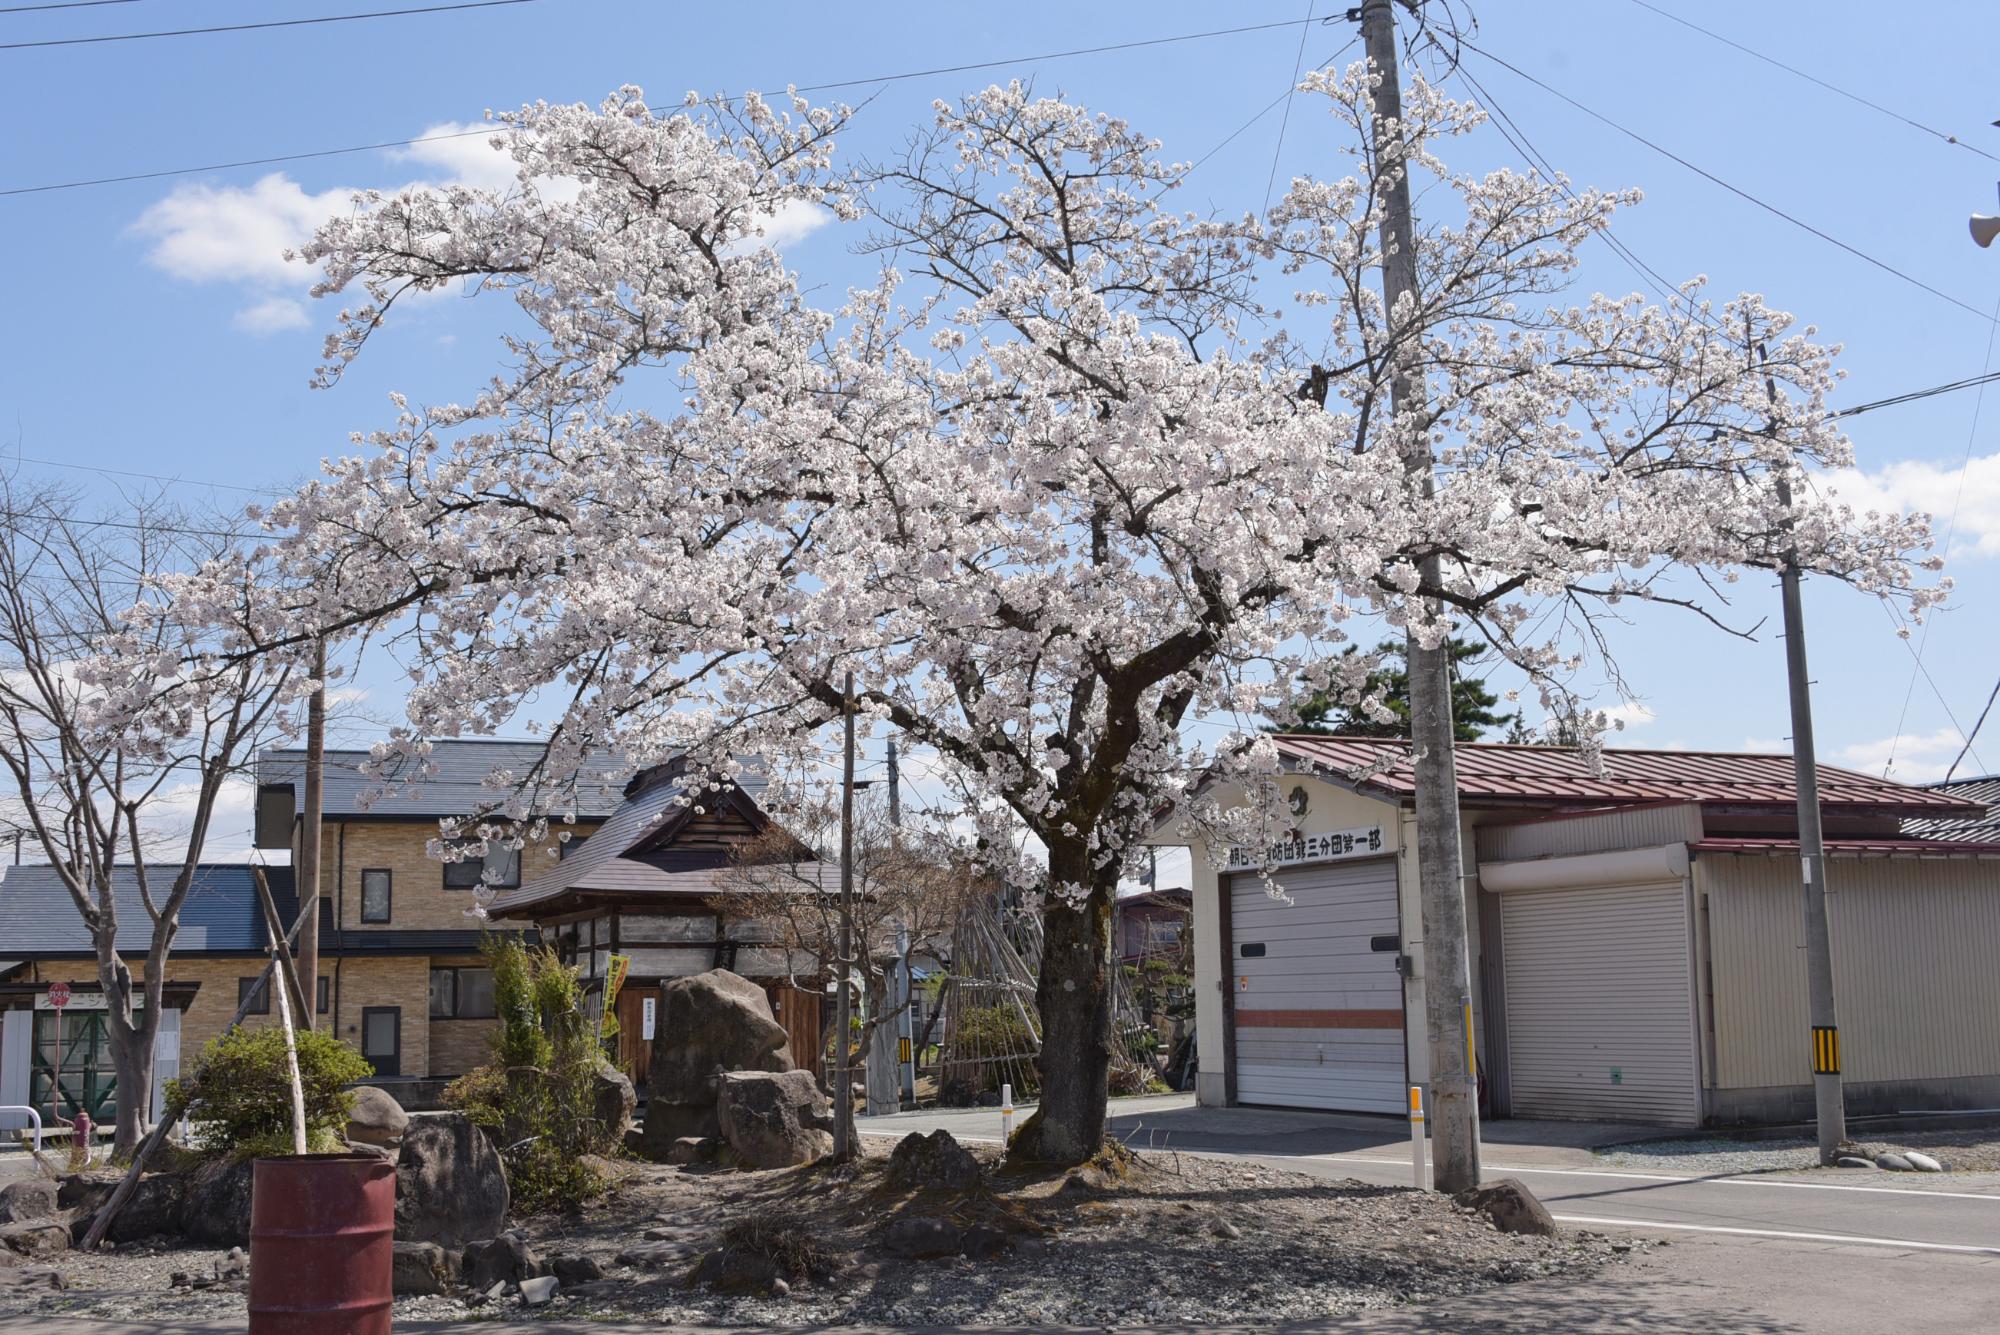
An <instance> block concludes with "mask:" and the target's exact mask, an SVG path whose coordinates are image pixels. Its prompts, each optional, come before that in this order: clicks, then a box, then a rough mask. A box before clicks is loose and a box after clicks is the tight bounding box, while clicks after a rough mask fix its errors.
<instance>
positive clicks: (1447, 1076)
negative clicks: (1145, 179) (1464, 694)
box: [1361, 0, 1479, 1194]
mask: <svg viewBox="0 0 2000 1335" xmlns="http://www.w3.org/2000/svg"><path fill="white" fill-rule="evenodd" d="M1361 36H1362V40H1363V41H1364V42H1365V43H1366V44H1367V49H1368V62H1369V65H1370V67H1371V68H1372V69H1373V70H1374V72H1375V73H1376V75H1377V76H1379V77H1378V81H1377V83H1376V85H1375V94H1374V106H1373V112H1374V115H1373V118H1372V119H1373V122H1374V124H1373V127H1372V128H1373V134H1374V140H1375V144H1374V154H1375V166H1376V172H1377V174H1378V176H1379V177H1381V178H1383V179H1385V180H1386V185H1385V186H1384V190H1385V195H1386V198H1385V200H1384V206H1385V208H1384V213H1383V216H1382V297H1383V300H1384V302H1385V303H1386V305H1387V307H1388V320H1389V331H1390V332H1389V345H1390V347H1389V355H1390V356H1392V357H1395V358H1397V359H1399V360H1400V359H1401V358H1403V356H1404V355H1405V352H1404V348H1405V345H1406V344H1409V343H1412V342H1414V337H1415V335H1416V334H1417V333H1418V332H1420V331H1418V330H1416V329H1401V328H1398V327H1397V325H1396V321H1397V320H1399V319H1401V320H1409V319H1411V318H1412V312H1411V311H1409V310H1406V309H1405V308H1404V303H1405V302H1406V301H1410V300H1414V299H1415V294H1416V288H1417V253H1416V245H1415V236H1416V224H1415V221H1414V219H1413V217H1412V214H1411V209H1410V177H1409V172H1408V169H1407V167H1406V165H1405V145H1404V142H1403V138H1402V123H1403V90H1402V83H1401V78H1400V66H1399V64H1398V61H1397V57H1396V16H1395V14H1394V12H1393V11H1392V10H1391V8H1390V0H1366V3H1365V4H1363V5H1362V7H1361ZM1392 126H1393V127H1394V128H1395V133H1394V135H1393V136H1392V135H1391V134H1390V127H1392ZM1389 398H1390V406H1391V407H1392V408H1393V409H1394V411H1395V413H1396V415H1397V416H1398V417H1399V418H1400V417H1407V416H1412V415H1417V416H1420V415H1422V414H1423V412H1424V410H1425V404H1424V385H1423V380H1422V377H1421V376H1415V377H1413V376H1410V375H1407V374H1404V373H1401V372H1398V373H1397V374H1396V375H1395V376H1394V377H1393V378H1392V379H1391V381H1390V386H1389ZM1404 464H1405V466H1406V468H1407V470H1408V472H1409V475H1410V484H1411V486H1413V487H1414V488H1416V489H1417V490H1418V491H1419V492H1420V493H1421V494H1422V495H1423V496H1426V497H1429V496H1431V495H1433V494H1434V493H1435V492H1436V489H1437V479H1436V475H1435V472H1434V466H1433V463H1432V459H1431V452H1430V444H1429V434H1428V432H1421V431H1420V432H1416V433H1413V439H1412V441H1411V443H1410V445H1409V446H1408V447H1407V452H1406V453H1405V455H1404ZM1418 570H1419V571H1420V573H1421V575H1422V577H1423V579H1424V582H1425V583H1426V584H1430V585H1433V586H1435V585H1436V584H1438V583H1440V582H1441V578H1440V576H1441V573H1442V564H1441V562H1440V560H1439V558H1438V557H1436V556H1434V555H1433V556H1426V557H1424V558H1423V559H1422V561H1421V562H1420V563H1419V565H1418ZM1421 613H1422V616H1423V618H1424V620H1425V621H1426V622H1427V623H1429V624H1430V625H1432V626H1439V625H1440V623H1441V622H1442V621H1443V616H1444V613H1443V609H1442V608H1441V607H1440V606H1439V605H1438V603H1437V602H1436V601H1435V600H1429V599H1427V600H1425V601H1424V603H1423V606H1422V608H1421ZM1444 629H1446V630H1448V629H1449V627H1448V626H1445V627H1444ZM1406 654H1407V662H1408V666H1409V671H1410V743H1411V748H1412V750H1413V751H1414V752H1415V773H1416V789H1417V792H1416V807H1417V874H1418V879H1419V884H1420V890H1421V898H1422V903H1423V938H1424V939H1423V947H1424V971H1423V978H1422V985H1423V989H1424V1022H1425V1023H1424V1027H1425V1030H1426V1033H1427V1036H1428V1038H1429V1043H1430V1068H1431V1070H1430V1089H1431V1117H1430V1126H1431V1160H1432V1173H1431V1182H1432V1185H1434V1186H1435V1187H1436V1188H1437V1189H1438V1190H1439V1191H1442V1192H1445V1193H1447V1194H1451V1193H1455V1192H1459V1191H1463V1190H1464V1189H1465V1188H1467V1187H1475V1186H1478V1185H1479V1077H1478V1074H1477V1064H1476V1061H1475V1059H1474V1056H1473V1051H1472V967H1471V960H1470V956H1469V952H1468V951H1467V948H1466V930H1465V867H1464V850H1463V848H1462V846H1461V844H1460V837H1459V815H1458V764H1457V757H1456V751H1455V741H1456V739H1455V736H1454V733H1453V728H1452V717H1451V648H1450V643H1449V639H1448V638H1447V639H1445V640H1441V641H1440V642H1439V644H1438V646H1437V647H1436V648H1434V649H1427V648H1425V647H1424V646H1423V644H1422V643H1421V642H1420V641H1419V639H1418V636H1417V634H1416V631H1415V629H1414V628H1413V629H1412V630H1411V633H1410V635H1409V639H1408V647H1407V650H1406Z"/></svg>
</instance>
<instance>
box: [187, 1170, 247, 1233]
mask: <svg viewBox="0 0 2000 1335" xmlns="http://www.w3.org/2000/svg"><path fill="white" fill-rule="evenodd" d="M252 1171H253V1170H252V1168H251V1161H250V1160H249V1159H211V1160H209V1161H208V1162H207V1163H205V1164H203V1165H201V1166H200V1167H199V1168H197V1169H195V1170H194V1172H192V1173H190V1174H188V1179H187V1198H186V1205H185V1207H184V1208H183V1209H182V1210H181V1232H182V1233H184V1234H185V1235H186V1236H187V1237H188V1239H189V1240H190V1241H192V1242H203V1243H207V1244H208V1245H209V1246H211V1247H247V1246H249V1245H250V1191H251V1183H252V1180H253V1179H252Z"/></svg>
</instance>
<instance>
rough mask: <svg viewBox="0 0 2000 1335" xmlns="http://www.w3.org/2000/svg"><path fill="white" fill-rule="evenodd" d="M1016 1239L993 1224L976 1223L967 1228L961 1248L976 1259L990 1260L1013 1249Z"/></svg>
mask: <svg viewBox="0 0 2000 1335" xmlns="http://www.w3.org/2000/svg"><path fill="white" fill-rule="evenodd" d="M1013 1247H1014V1239H1013V1238H1011V1237H1009V1236H1008V1235H1007V1234H1006V1233H1003V1232H1002V1231H1001V1230H999V1229H997V1228H995V1227H993V1226H992V1225H991V1224H974V1225H973V1226H972V1227H971V1228H968V1229H966V1230H965V1239H964V1241H963V1242H962V1243H961V1244H960V1250H961V1251H963V1252H964V1253H965V1254H966V1255H967V1256H969V1257H971V1258H972V1259H973V1260H975V1261H990V1260H992V1259H993V1258H994V1257H996V1256H1002V1255H1005V1254H1006V1253H1007V1252H1009V1251H1011V1250H1013Z"/></svg>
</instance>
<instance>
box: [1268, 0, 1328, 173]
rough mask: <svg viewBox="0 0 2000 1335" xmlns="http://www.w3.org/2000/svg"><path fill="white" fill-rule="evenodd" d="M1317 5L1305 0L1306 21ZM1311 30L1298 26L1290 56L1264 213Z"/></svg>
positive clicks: (1272, 154)
mask: <svg viewBox="0 0 2000 1335" xmlns="http://www.w3.org/2000/svg"><path fill="white" fill-rule="evenodd" d="M1318 7H1319V0H1306V19H1305V21H1306V23H1308V24H1310V23H1311V22H1312V19H1313V10H1315V9H1317V8H1318ZM1311 32H1312V29H1311V28H1309V27H1304V26H1301V27H1300V28H1299V49H1298V52H1297V54H1295V55H1294V56H1293V57H1292V82H1291V83H1290V85H1289V86H1287V87H1286V89H1285V97H1284V102H1285V114H1284V116H1283V117H1282V118H1281V119H1280V120H1279V121H1278V142H1277V143H1275V144H1273V145H1271V171H1270V174H1269V175H1267V176H1266V177H1265V178H1264V208H1263V210H1262V211H1263V212H1265V213H1269V212H1270V211H1271V191H1272V190H1273V189H1274V188H1275V187H1276V186H1277V184H1278V159H1279V158H1280V157H1281V156H1283V154H1284V151H1285V131H1286V130H1289V129H1290V128H1291V125H1292V97H1293V95H1294V94H1295V93H1297V92H1298V88H1299V71H1300V70H1302V69H1304V68H1305V60H1306V38H1307V37H1308V36H1309V35H1311Z"/></svg>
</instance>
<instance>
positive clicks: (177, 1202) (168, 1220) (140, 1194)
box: [78, 1173, 188, 1243]
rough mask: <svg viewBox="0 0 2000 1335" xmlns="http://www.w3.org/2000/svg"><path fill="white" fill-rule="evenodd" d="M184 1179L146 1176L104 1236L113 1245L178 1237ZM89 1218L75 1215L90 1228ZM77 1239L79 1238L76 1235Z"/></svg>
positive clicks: (182, 1217) (183, 1217) (175, 1175)
mask: <svg viewBox="0 0 2000 1335" xmlns="http://www.w3.org/2000/svg"><path fill="white" fill-rule="evenodd" d="M187 1196H188V1183H187V1179H186V1178H184V1177H182V1176H181V1175H180V1174H179V1173H148V1174H146V1175H145V1176H144V1177H142V1178H140V1179H139V1181H138V1182H137V1184H135V1185H134V1186H133V1188H132V1194H131V1195H130V1196H128V1197H127V1198H126V1200H125V1204H124V1207H123V1208H121V1209H120V1210H119V1211H118V1214H117V1216H116V1217H115V1218H113V1219H112V1221H111V1227H110V1228H109V1229H107V1230H105V1234H104V1236H106V1237H107V1238H110V1239H111V1241H113V1242H121V1243H122V1242H138V1241H140V1240H141V1239H144V1238H151V1237H158V1236H160V1235H161V1234H169V1235H178V1234H179V1233H180V1232H181V1231H182V1229H183V1228H184V1227H185V1224H186V1220H187ZM94 1214H95V1212H94V1211H93V1212H91V1214H89V1215H79V1216H78V1217H79V1218H80V1219H83V1220H84V1221H85V1222H84V1224H83V1228H85V1229H87V1228H89V1227H90V1225H89V1222H88V1220H89V1219H90V1218H91V1217H93V1216H94ZM78 1236H82V1234H81V1231H79V1234H78Z"/></svg>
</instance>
